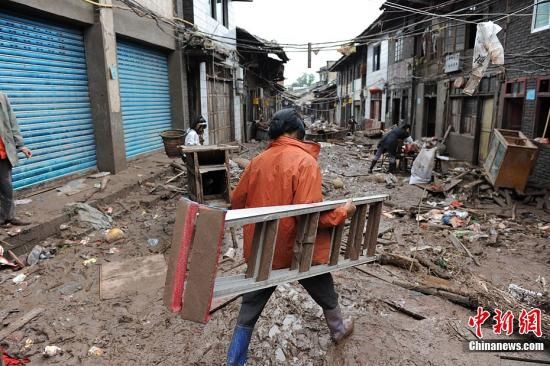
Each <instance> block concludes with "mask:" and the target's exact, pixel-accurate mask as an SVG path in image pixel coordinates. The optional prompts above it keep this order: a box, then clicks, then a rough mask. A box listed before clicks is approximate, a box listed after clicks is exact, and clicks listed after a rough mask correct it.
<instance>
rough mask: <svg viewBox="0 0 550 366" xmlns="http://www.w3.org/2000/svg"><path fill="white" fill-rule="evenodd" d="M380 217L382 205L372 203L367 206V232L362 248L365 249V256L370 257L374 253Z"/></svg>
mask: <svg viewBox="0 0 550 366" xmlns="http://www.w3.org/2000/svg"><path fill="white" fill-rule="evenodd" d="M381 215H382V203H380V202H378V203H373V204H371V205H369V218H368V221H367V232H366V233H365V241H364V243H363V248H366V249H367V256H368V257H372V256H374V253H375V252H376V243H377V242H378V227H379V226H380V216H381Z"/></svg>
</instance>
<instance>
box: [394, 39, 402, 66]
mask: <svg viewBox="0 0 550 366" xmlns="http://www.w3.org/2000/svg"><path fill="white" fill-rule="evenodd" d="M402 59H403V38H401V37H400V38H398V39H396V40H395V57H394V61H395V62H399V61H401V60H402Z"/></svg>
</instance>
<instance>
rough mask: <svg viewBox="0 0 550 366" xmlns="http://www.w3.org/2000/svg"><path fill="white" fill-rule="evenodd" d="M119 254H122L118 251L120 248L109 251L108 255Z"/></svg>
mask: <svg viewBox="0 0 550 366" xmlns="http://www.w3.org/2000/svg"><path fill="white" fill-rule="evenodd" d="M117 253H120V250H118V248H114V247H113V248H111V249H109V251H108V252H107V254H117Z"/></svg>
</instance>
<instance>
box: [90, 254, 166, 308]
mask: <svg viewBox="0 0 550 366" xmlns="http://www.w3.org/2000/svg"><path fill="white" fill-rule="evenodd" d="M167 268H168V266H167V265H166V261H165V260H164V256H163V255H162V254H157V255H149V256H146V257H135V258H129V259H126V260H123V261H119V262H110V263H105V264H102V265H101V268H100V272H99V297H100V299H101V300H106V299H114V298H117V297H123V296H134V295H136V294H153V293H155V292H156V291H158V289H159V288H162V287H163V286H164V283H165V280H166V272H167Z"/></svg>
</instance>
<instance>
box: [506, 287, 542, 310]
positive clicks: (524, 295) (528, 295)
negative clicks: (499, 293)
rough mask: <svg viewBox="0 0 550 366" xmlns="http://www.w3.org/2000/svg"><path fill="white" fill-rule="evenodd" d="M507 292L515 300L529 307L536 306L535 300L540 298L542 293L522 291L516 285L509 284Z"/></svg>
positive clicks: (522, 289) (521, 288)
mask: <svg viewBox="0 0 550 366" xmlns="http://www.w3.org/2000/svg"><path fill="white" fill-rule="evenodd" d="M508 292H509V293H510V294H511V295H512V296H513V297H515V298H516V299H517V300H519V301H522V302H526V303H527V304H529V305H535V306H536V305H537V300H539V298H542V293H540V292H536V291H531V290H527V289H524V288H523V287H520V286H518V285H516V284H513V283H511V284H510V285H509V286H508Z"/></svg>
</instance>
